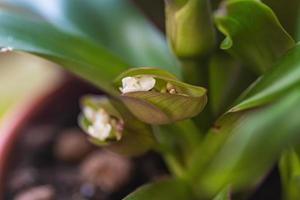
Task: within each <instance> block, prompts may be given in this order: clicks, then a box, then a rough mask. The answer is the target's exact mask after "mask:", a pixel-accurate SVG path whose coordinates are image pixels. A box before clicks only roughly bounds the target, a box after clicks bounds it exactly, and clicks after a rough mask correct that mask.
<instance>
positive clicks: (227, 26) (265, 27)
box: [215, 0, 294, 74]
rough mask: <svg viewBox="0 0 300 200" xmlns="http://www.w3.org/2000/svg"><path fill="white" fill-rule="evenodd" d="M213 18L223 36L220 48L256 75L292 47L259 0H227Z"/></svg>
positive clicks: (269, 11)
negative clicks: (247, 66)
mask: <svg viewBox="0 0 300 200" xmlns="http://www.w3.org/2000/svg"><path fill="white" fill-rule="evenodd" d="M215 21H216V24H217V27H218V29H219V30H220V31H221V32H222V33H223V34H225V36H226V38H225V40H224V41H223V43H222V44H221V48H222V49H225V50H228V51H229V52H230V53H232V54H233V55H235V56H236V57H237V58H239V59H240V60H241V61H243V62H244V63H245V64H247V65H249V67H251V69H252V70H254V71H256V73H258V74H261V73H262V72H265V71H266V70H267V69H269V68H270V67H271V66H272V65H273V63H274V61H276V60H277V59H278V58H279V57H280V56H281V55H283V54H284V53H285V52H286V51H287V50H288V49H290V48H291V47H293V46H294V41H293V39H292V38H291V37H290V36H289V34H288V33H287V32H286V31H285V30H284V29H283V27H282V26H281V25H280V23H279V21H278V19H277V18H276V16H275V14H274V13H273V11H272V10H271V9H270V8H269V7H267V6H266V5H265V4H263V3H261V2H260V1H253V0H228V1H226V2H225V7H221V8H220V10H219V11H218V12H217V14H216V17H215Z"/></svg>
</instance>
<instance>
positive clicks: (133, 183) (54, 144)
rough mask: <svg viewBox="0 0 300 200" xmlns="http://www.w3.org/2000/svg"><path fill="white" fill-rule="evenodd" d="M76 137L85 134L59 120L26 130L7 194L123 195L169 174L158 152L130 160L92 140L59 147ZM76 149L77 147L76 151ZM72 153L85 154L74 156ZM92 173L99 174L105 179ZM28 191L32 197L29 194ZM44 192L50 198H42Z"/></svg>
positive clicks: (76, 199) (76, 198)
mask: <svg viewBox="0 0 300 200" xmlns="http://www.w3.org/2000/svg"><path fill="white" fill-rule="evenodd" d="M66 132H68V133H67V134H69V136H68V138H67V137H66ZM71 135H72V136H71ZM72 137H74V138H76V137H83V138H85V136H84V133H82V132H81V131H78V129H74V127H71V128H64V129H63V130H62V129H60V128H57V127H55V128H54V126H53V125H38V126H34V127H31V128H29V129H28V130H24V134H23V135H22V137H21V138H19V141H18V143H17V145H16V148H15V152H14V153H13V155H14V161H13V163H14V165H13V166H12V168H10V172H9V174H8V177H7V181H6V190H5V191H6V194H5V199H7V200H10V199H17V200H26V199H28V200H29V199H31V200H35V199H43V200H44V199H45V200H48V199H57V200H68V199H72V200H83V199H89V200H92V199H95V200H96V199H97V200H102V199H103V200H113V199H122V198H123V197H125V196H126V195H127V194H128V193H130V192H131V191H133V190H134V189H136V188H137V187H138V186H140V185H142V184H144V183H147V182H149V181H152V180H153V179H158V178H160V177H163V176H165V175H166V174H167V170H166V167H165V166H164V164H163V162H162V160H161V159H160V157H159V156H158V155H156V154H155V153H148V154H147V155H144V156H142V157H139V158H133V159H129V158H125V157H122V156H119V155H116V154H113V153H109V152H106V151H105V150H103V149H100V148H99V147H95V146H92V145H91V144H89V143H86V142H87V141H86V140H82V144H80V142H78V141H77V142H75V143H74V144H73V145H74V146H73V147H71V146H72V144H71V145H69V147H67V148H65V149H60V150H58V149H59V148H62V147H61V146H60V147H59V145H60V144H59V143H62V142H63V141H62V140H66V139H68V140H69V141H68V142H70V140H72ZM74 138H73V139H74ZM84 143H85V144H84ZM78 146H81V148H77V149H76V147H78ZM65 147H66V146H65ZM74 147H75V148H74ZM72 148H74V151H73V152H72V151H71V152H70V149H72ZM59 151H60V152H59ZM68 151H69V155H66V154H68ZM72 153H75V155H80V156H79V157H77V158H75V159H74V155H72ZM75 157H76V156H75ZM101 159H102V160H103V159H104V162H101ZM99 160H100V162H99ZM110 162H111V163H110ZM93 165H94V166H93ZM95 165H96V166H95ZM102 165H104V166H102ZM118 166H119V167H118ZM95 167H96V169H95ZM99 173H100V174H99ZM97 176H98V177H97ZM89 177H96V178H97V179H98V180H100V184H97V181H93V180H90V179H89ZM103 182H104V183H103ZM107 185H108V186H107ZM34 190H35V191H34ZM39 190H41V191H39ZM28 193H29V194H31V196H30V195H29V196H30V198H28V197H27V198H26V195H27V196H28ZM41 193H42V194H41ZM43 193H45V194H43ZM47 194H48V195H47ZM22 195H23V196H25V197H22ZM41 195H42V196H43V195H45V196H46V197H43V198H40V196H41Z"/></svg>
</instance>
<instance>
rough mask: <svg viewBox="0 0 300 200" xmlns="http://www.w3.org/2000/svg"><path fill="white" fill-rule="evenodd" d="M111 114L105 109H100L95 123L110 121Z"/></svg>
mask: <svg viewBox="0 0 300 200" xmlns="http://www.w3.org/2000/svg"><path fill="white" fill-rule="evenodd" d="M109 119H110V116H109V114H108V113H107V112H106V111H105V110H104V109H99V110H98V111H97V112H96V114H95V120H94V122H95V123H99V122H100V123H104V124H105V123H109Z"/></svg>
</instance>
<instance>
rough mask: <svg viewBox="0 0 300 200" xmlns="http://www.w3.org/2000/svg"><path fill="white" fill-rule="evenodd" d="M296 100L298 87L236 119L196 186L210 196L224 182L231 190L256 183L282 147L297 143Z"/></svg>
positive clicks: (299, 125) (299, 98) (299, 99)
mask: <svg viewBox="0 0 300 200" xmlns="http://www.w3.org/2000/svg"><path fill="white" fill-rule="evenodd" d="M299 102H300V89H299V87H298V88H296V89H295V90H293V91H292V92H291V93H289V94H288V95H286V96H285V97H284V98H282V99H280V100H279V101H278V102H277V103H276V104H274V105H272V106H269V107H266V108H264V109H262V110H261V111H257V112H256V113H253V114H251V115H249V116H247V117H245V118H244V119H242V120H240V121H239V122H238V123H237V124H236V126H235V127H234V129H233V133H232V134H231V135H230V137H229V138H228V139H227V140H226V142H225V143H224V145H223V146H222V148H221V149H220V151H219V153H218V154H217V155H216V156H214V158H213V159H212V161H211V162H210V164H209V165H208V166H207V167H206V169H205V170H204V171H203V172H202V175H201V177H199V179H198V180H197V182H196V183H195V185H196V187H197V189H199V191H201V192H202V193H205V194H208V195H213V194H215V193H216V192H217V191H219V190H220V189H222V188H223V187H225V186H226V185H228V184H230V185H232V188H233V190H234V191H236V190H240V189H244V188H245V187H249V186H254V185H255V184H257V183H258V182H259V181H260V180H261V179H262V178H263V176H264V175H265V174H266V173H267V171H268V170H269V169H270V168H271V167H272V165H273V164H274V162H275V161H276V159H278V157H279V155H280V154H281V152H282V151H283V150H284V149H285V148H287V147H288V146H289V145H296V144H298V143H299V142H300V135H299V131H298V130H299V128H300V115H299V113H300V106H299V105H300V104H299ZM287 116H288V118H287ZM257 161H259V162H257Z"/></svg>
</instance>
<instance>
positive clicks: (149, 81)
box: [139, 76, 156, 91]
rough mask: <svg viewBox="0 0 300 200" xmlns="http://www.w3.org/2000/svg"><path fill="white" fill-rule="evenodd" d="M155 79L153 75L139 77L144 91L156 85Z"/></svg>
mask: <svg viewBox="0 0 300 200" xmlns="http://www.w3.org/2000/svg"><path fill="white" fill-rule="evenodd" d="M155 82H156V81H155V79H154V78H153V77H152V76H142V77H140V78H139V83H140V86H141V89H142V91H149V90H151V89H152V88H154V86H155Z"/></svg>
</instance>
